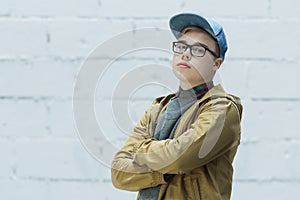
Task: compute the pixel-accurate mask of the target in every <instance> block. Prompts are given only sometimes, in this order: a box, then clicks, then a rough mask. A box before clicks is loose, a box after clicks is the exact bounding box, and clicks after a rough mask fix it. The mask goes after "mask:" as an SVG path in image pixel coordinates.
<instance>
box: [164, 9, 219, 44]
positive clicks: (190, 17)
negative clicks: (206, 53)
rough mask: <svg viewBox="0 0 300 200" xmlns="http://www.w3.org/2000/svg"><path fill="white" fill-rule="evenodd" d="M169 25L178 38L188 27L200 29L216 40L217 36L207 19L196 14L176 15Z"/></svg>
mask: <svg viewBox="0 0 300 200" xmlns="http://www.w3.org/2000/svg"><path fill="white" fill-rule="evenodd" d="M169 25H170V28H171V30H172V32H173V34H174V36H175V37H176V38H178V37H179V36H180V33H181V31H183V29H185V28H186V27H198V28H201V29H203V30H204V31H206V32H207V33H209V34H210V35H211V36H212V37H213V38H214V39H216V35H215V34H214V31H213V29H212V27H211V25H210V24H209V22H208V21H207V19H205V18H204V17H202V16H199V15H196V14H192V13H184V14H178V15H175V16H173V17H172V18H171V19H170V22H169Z"/></svg>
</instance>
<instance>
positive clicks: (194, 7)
mask: <svg viewBox="0 0 300 200" xmlns="http://www.w3.org/2000/svg"><path fill="white" fill-rule="evenodd" d="M258 4H259V6H257V5H258ZM268 7H269V1H268V0H263V1H258V0H256V1H251V2H250V1H248V2H242V1H238V0H229V1H217V0H212V1H202V2H201V3H199V2H198V1H196V0H192V1H184V6H183V8H184V10H187V11H190V12H194V13H199V14H203V15H207V16H212V17H213V18H215V16H222V17H266V16H267V15H268Z"/></svg>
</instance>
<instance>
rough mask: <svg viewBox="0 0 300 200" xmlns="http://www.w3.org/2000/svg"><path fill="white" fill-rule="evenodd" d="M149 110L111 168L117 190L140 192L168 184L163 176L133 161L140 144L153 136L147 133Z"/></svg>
mask: <svg viewBox="0 0 300 200" xmlns="http://www.w3.org/2000/svg"><path fill="white" fill-rule="evenodd" d="M148 124H149V110H147V111H146V112H145V114H144V116H143V117H142V118H141V120H140V121H139V123H138V124H137V126H136V127H135V128H134V130H133V132H132V133H131V135H130V136H129V137H128V139H127V141H126V142H125V144H124V146H123V147H122V149H121V150H120V151H119V152H117V153H116V155H115V157H114V159H113V161H112V166H111V177H112V183H113V185H114V186H115V187H116V188H119V189H122V190H128V191H139V190H141V189H143V188H148V187H154V186H157V185H160V184H164V183H166V182H165V181H164V178H163V174H162V173H160V172H157V171H154V170H152V169H150V168H149V167H147V166H146V165H139V164H137V163H136V162H134V160H133V153H134V152H135V151H136V150H137V146H138V144H140V143H141V142H143V141H144V140H145V138H150V137H151V136H150V135H149V134H148V133H147V127H148Z"/></svg>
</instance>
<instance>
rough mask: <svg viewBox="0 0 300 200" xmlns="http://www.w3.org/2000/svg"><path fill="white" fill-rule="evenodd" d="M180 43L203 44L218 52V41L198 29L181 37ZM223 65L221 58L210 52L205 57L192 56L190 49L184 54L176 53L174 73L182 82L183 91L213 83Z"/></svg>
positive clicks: (191, 30) (189, 31)
mask: <svg viewBox="0 0 300 200" xmlns="http://www.w3.org/2000/svg"><path fill="white" fill-rule="evenodd" d="M178 41H183V42H184V43H186V44H188V45H196V44H199V43H202V44H205V45H206V46H207V47H208V48H209V49H210V50H212V51H214V52H216V41H215V40H214V39H213V38H212V37H211V36H210V35H209V34H208V33H206V32H205V31H203V30H201V29H198V28H191V29H190V30H188V31H187V32H185V33H184V34H183V35H182V36H180V37H179V38H178ZM221 63H222V59H221V58H216V57H214V56H213V55H212V54H211V53H210V52H208V51H206V53H205V55H204V56H203V57H195V56H192V55H191V53H190V49H189V48H188V49H187V50H186V51H185V52H184V53H182V54H178V53H174V56H173V72H174V74H175V76H176V77H177V78H178V79H179V80H180V86H181V87H182V88H183V89H190V88H192V87H195V86H197V85H200V84H202V83H205V82H208V81H211V80H212V79H213V77H214V75H215V72H216V70H217V69H218V68H219V67H220V65H221Z"/></svg>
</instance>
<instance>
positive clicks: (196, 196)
mask: <svg viewBox="0 0 300 200" xmlns="http://www.w3.org/2000/svg"><path fill="white" fill-rule="evenodd" d="M191 185H192V190H193V196H194V198H193V199H195V200H201V199H202V198H201V193H200V183H199V180H198V179H197V178H194V179H191Z"/></svg>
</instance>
